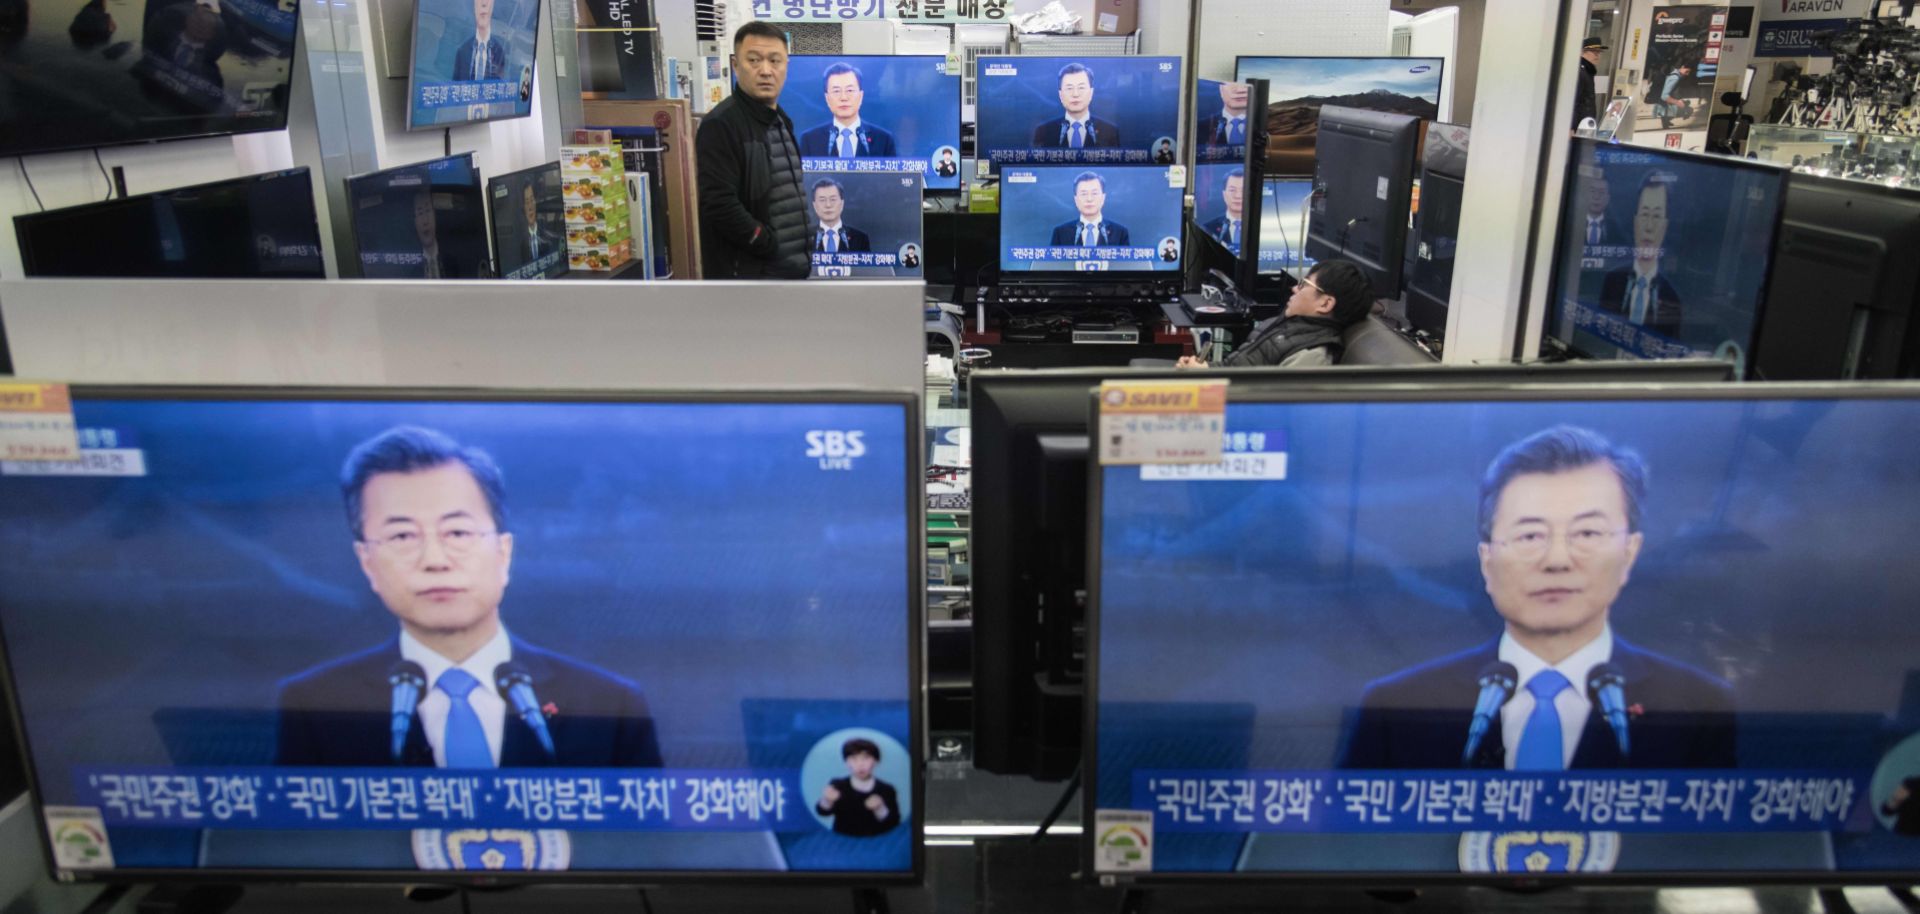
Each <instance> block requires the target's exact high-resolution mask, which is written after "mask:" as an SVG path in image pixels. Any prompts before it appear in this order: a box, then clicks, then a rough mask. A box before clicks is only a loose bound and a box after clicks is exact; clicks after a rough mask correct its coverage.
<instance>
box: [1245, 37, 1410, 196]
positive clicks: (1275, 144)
mask: <svg viewBox="0 0 1920 914" xmlns="http://www.w3.org/2000/svg"><path fill="white" fill-rule="evenodd" d="M1445 67H1446V60H1445V58H1440V57H1249V56H1241V57H1239V58H1237V59H1236V60H1235V62H1234V72H1233V78H1235V79H1240V80H1246V79H1264V80H1267V81H1268V83H1269V85H1270V86H1271V89H1270V90H1269V92H1268V95H1267V131H1268V133H1269V134H1270V139H1269V140H1268V144H1267V174H1269V175H1290V176H1306V175H1311V174H1314V173H1315V170H1314V156H1315V154H1316V153H1315V151H1316V149H1317V148H1318V144H1317V142H1316V139H1315V134H1316V133H1317V132H1318V131H1319V129H1320V111H1321V109H1322V108H1325V107H1329V106H1338V107H1342V108H1358V109H1361V110H1364V111H1380V112H1385V113H1388V114H1405V115H1408V116H1410V117H1416V118H1419V119H1421V120H1428V121H1432V120H1439V118H1440V85H1441V81H1440V77H1441V74H1442V72H1443V70H1444V69H1445Z"/></svg>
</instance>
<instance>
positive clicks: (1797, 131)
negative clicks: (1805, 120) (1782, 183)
mask: <svg viewBox="0 0 1920 914" xmlns="http://www.w3.org/2000/svg"><path fill="white" fill-rule="evenodd" d="M1747 152H1748V153H1749V154H1751V155H1754V156H1757V157H1758V158H1760V159H1763V160H1765V161H1768V162H1777V163H1779V164H1781V165H1787V166H1790V167H1792V168H1793V169H1794V170H1795V171H1802V172H1806V173H1809V174H1817V175H1821V176H1832V177H1838V178H1851V179H1853V180H1857V181H1873V182H1875V183H1879V184H1886V185H1888V186H1892V187H1901V186H1905V185H1907V184H1909V183H1911V182H1913V181H1914V180H1916V178H1920V137H1913V136H1891V135H1886V134H1877V133H1847V132H1844V131H1838V130H1820V129H1817V128H1811V127H1788V126H1782V125H1778V124H1755V125H1754V127H1753V131H1752V133H1751V135H1750V136H1749V137H1748V139H1747Z"/></svg>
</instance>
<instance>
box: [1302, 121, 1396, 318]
mask: <svg viewBox="0 0 1920 914" xmlns="http://www.w3.org/2000/svg"><path fill="white" fill-rule="evenodd" d="M1419 143H1420V121H1419V119H1418V118H1415V117H1411V116H1408V115H1404V114H1383V113H1381V112H1378V111H1362V110H1360V109H1358V108H1338V107H1332V106H1328V107H1325V108H1322V109H1320V132H1319V135H1318V145H1317V146H1316V147H1315V148H1316V149H1318V150H1319V151H1318V153H1317V159H1316V163H1315V169H1316V170H1315V172H1314V179H1313V180H1314V195H1313V219H1312V222H1311V223H1309V225H1308V227H1307V256H1308V257H1311V258H1313V259H1314V260H1334V259H1340V260H1351V261H1353V262H1354V263H1357V264H1359V265H1360V266H1361V268H1362V269H1365V270H1366V271H1367V276H1368V278H1369V279H1371V280H1373V292H1374V295H1376V296H1378V297H1380V298H1397V297H1399V295H1400V281H1401V277H1402V268H1403V266H1404V265H1403V263H1402V262H1401V258H1402V256H1403V255H1404V254H1405V252H1406V243H1407V217H1408V213H1409V212H1410V211H1411V209H1412V207H1413V164H1414V153H1415V150H1416V149H1417V148H1418V146H1419Z"/></svg>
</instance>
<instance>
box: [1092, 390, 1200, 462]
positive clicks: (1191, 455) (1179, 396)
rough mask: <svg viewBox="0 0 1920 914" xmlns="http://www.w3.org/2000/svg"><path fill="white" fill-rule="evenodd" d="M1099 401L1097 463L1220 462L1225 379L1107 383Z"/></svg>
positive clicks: (1101, 391)
mask: <svg viewBox="0 0 1920 914" xmlns="http://www.w3.org/2000/svg"><path fill="white" fill-rule="evenodd" d="M1099 397H1100V441H1099V448H1100V463H1101V465H1103V466H1125V465H1141V464H1169V463H1170V464H1179V463H1219V462H1220V454H1221V448H1220V445H1221V432H1222V431H1223V430H1224V429H1225V428H1226V417H1227V382H1226V381H1224V380H1208V381H1107V382H1105V383H1103V384H1101V385H1100V394H1099Z"/></svg>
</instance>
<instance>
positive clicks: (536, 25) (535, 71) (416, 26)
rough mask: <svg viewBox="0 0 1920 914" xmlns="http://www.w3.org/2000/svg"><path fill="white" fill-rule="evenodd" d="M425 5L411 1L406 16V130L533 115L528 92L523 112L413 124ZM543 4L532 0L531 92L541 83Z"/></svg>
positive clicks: (437, 128)
mask: <svg viewBox="0 0 1920 914" xmlns="http://www.w3.org/2000/svg"><path fill="white" fill-rule="evenodd" d="M425 6H426V4H425V3H424V2H420V0H416V2H415V3H414V5H413V17H412V18H411V19H409V20H408V23H409V24H410V25H411V26H412V28H413V31H412V33H411V34H409V35H408V36H407V104H406V110H405V111H404V112H402V113H401V120H402V122H403V124H404V129H405V131H406V132H407V133H424V132H426V131H429V130H446V129H450V128H453V127H465V126H467V125H468V124H491V123H493V122H494V121H517V120H519V119H521V118H523V117H532V116H533V96H532V95H531V94H529V95H528V97H527V110H526V112H525V113H524V114H501V115H497V116H494V117H483V118H478V119H473V118H467V119H463V120H458V121H442V122H440V123H435V124H415V123H414V122H413V96H414V92H416V91H417V90H418V88H419V87H418V85H417V84H416V83H415V82H414V76H415V75H416V74H417V72H418V69H419V67H418V65H419V58H420V13H421V10H422V9H424V8H425ZM544 6H545V2H544V0H533V47H534V54H533V57H532V58H531V59H530V60H529V61H528V62H527V66H528V67H529V68H530V70H529V72H528V74H527V86H528V91H529V92H530V93H538V92H539V91H540V90H539V89H538V88H536V87H538V86H539V84H540V50H539V49H540V12H541V10H542V9H543V8H544ZM563 53H564V52H563Z"/></svg>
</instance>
